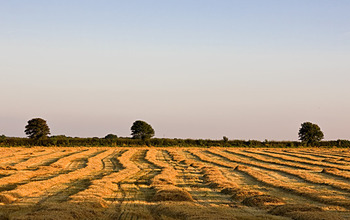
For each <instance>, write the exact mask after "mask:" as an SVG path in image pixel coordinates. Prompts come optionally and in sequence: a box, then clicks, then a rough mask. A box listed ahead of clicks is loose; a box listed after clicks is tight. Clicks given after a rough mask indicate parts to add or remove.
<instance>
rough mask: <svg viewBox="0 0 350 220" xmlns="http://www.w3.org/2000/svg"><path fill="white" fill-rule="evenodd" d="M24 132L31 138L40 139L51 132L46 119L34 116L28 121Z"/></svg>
mask: <svg viewBox="0 0 350 220" xmlns="http://www.w3.org/2000/svg"><path fill="white" fill-rule="evenodd" d="M24 132H25V133H26V135H28V137H29V138H33V139H40V138H44V137H47V135H49V134H50V128H49V126H48V125H47V123H46V121H45V120H44V119H41V118H33V119H31V120H29V121H28V124H27V125H26V127H25V131H24Z"/></svg>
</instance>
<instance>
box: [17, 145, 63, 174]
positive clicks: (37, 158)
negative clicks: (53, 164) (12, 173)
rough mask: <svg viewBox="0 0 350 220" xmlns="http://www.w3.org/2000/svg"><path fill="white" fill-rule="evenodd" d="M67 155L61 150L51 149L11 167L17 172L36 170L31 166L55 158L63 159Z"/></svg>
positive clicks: (35, 167)
mask: <svg viewBox="0 0 350 220" xmlns="http://www.w3.org/2000/svg"><path fill="white" fill-rule="evenodd" d="M68 154H69V153H67V152H66V151H63V150H62V149H58V148H57V149H53V150H52V151H49V152H47V153H45V154H41V155H37V156H33V157H31V158H28V160H26V161H23V162H21V163H17V164H15V165H14V166H12V167H13V168H14V169H17V170H25V169H38V167H37V166H33V164H37V163H40V162H41V161H44V160H47V159H51V158H56V157H60V158H61V157H65V156H67V155H68Z"/></svg>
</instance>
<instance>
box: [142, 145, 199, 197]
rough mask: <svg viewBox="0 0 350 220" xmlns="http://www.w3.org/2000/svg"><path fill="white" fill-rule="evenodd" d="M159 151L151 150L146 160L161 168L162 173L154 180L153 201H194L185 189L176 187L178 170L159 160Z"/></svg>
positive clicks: (152, 184)
mask: <svg viewBox="0 0 350 220" xmlns="http://www.w3.org/2000/svg"><path fill="white" fill-rule="evenodd" d="M160 152H161V151H159V150H158V149H150V150H149V151H148V152H147V155H146V159H147V160H148V161H149V162H151V163H153V164H154V165H156V166H157V167H160V168H161V172H160V173H159V174H158V175H156V176H155V177H154V178H153V179H152V183H151V186H152V188H153V189H154V191H155V192H154V196H153V198H152V201H155V202H159V201H193V198H192V196H191V194H189V193H188V192H187V191H186V190H185V189H182V188H179V187H177V186H175V184H176V179H177V176H178V175H179V174H178V172H177V170H175V169H174V167H172V166H171V165H170V164H169V163H167V162H163V161H161V160H159V159H158V158H159V157H158V156H157V154H158V153H160Z"/></svg>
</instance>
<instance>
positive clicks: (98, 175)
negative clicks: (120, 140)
mask: <svg viewBox="0 0 350 220" xmlns="http://www.w3.org/2000/svg"><path fill="white" fill-rule="evenodd" d="M123 152H125V150H114V151H113V152H112V151H106V152H105V154H104V156H106V157H104V158H101V157H100V163H93V161H90V163H89V164H88V166H87V167H89V166H95V170H94V171H92V172H90V173H88V175H87V176H84V177H82V178H79V179H73V180H72V181H70V182H69V183H67V185H68V187H61V188H60V189H59V190H57V188H55V187H53V188H52V189H49V190H47V191H46V193H45V194H44V195H42V196H41V197H40V201H39V202H38V203H37V204H36V205H35V206H30V207H29V208H27V209H24V210H22V211H19V212H16V213H13V214H12V216H11V217H13V218H15V219H76V218H79V219H105V218H103V213H104V211H105V208H106V207H107V201H106V200H104V199H103V197H112V196H113V194H114V192H115V190H116V189H117V187H118V186H117V184H115V183H114V182H113V181H114V179H116V178H115V177H116V176H113V177H112V176H111V175H107V174H108V173H111V172H115V173H117V172H118V170H106V169H103V168H105V167H106V165H105V164H106V163H107V161H108V160H113V158H115V159H116V160H118V157H119V156H120V154H122V153H123ZM130 153H131V154H130ZM130 153H129V154H126V153H124V155H123V157H124V160H125V159H126V160H128V158H127V157H129V158H130V157H131V156H132V155H133V153H134V152H130ZM121 157H122V156H121ZM94 162H97V161H96V160H95V161H94ZM113 164H114V163H113ZM116 167H122V165H121V164H118V165H116V166H115V168H116ZM113 174H114V173H113ZM124 177H125V175H124ZM53 209H54V210H53ZM52 212H55V214H56V215H55V216H53V215H52Z"/></svg>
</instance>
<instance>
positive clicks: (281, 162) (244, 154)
mask: <svg viewBox="0 0 350 220" xmlns="http://www.w3.org/2000/svg"><path fill="white" fill-rule="evenodd" d="M225 152H227V153H230V154H232V155H234V156H238V157H244V158H248V159H249V160H251V159H253V160H254V161H257V162H259V163H264V164H266V165H269V166H271V164H274V165H278V166H284V167H290V168H293V169H303V170H317V169H319V170H321V168H319V167H317V166H310V165H304V164H300V163H298V162H293V161H286V160H281V159H279V158H276V157H273V156H270V157H268V158H266V155H264V154H260V151H258V150H257V151H253V152H250V151H234V150H226V151H225ZM258 155H259V156H258Z"/></svg>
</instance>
